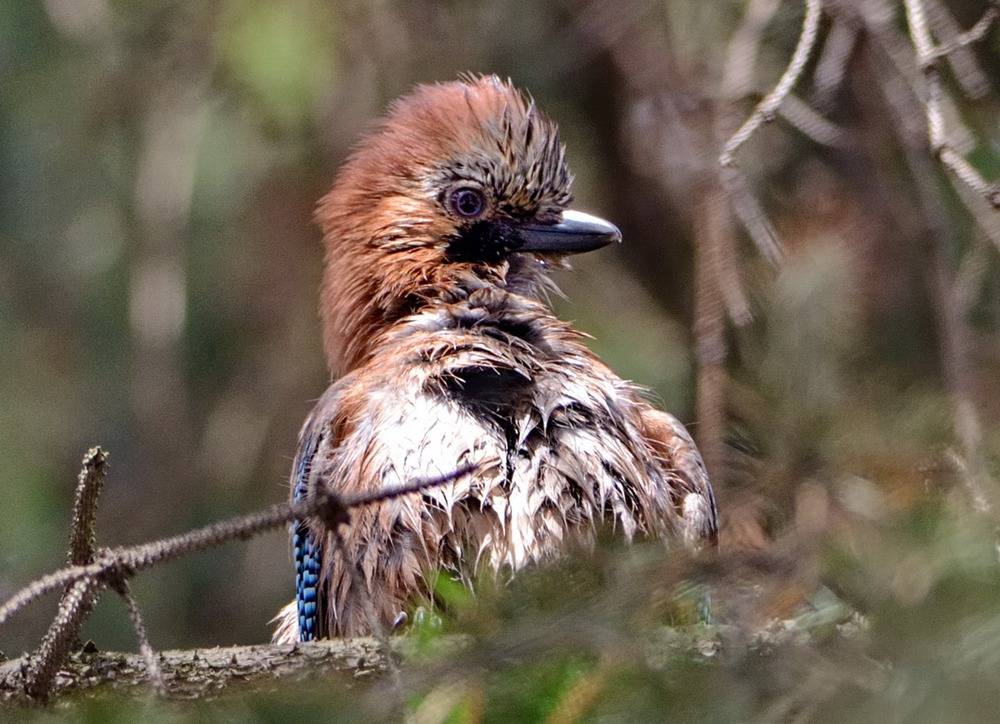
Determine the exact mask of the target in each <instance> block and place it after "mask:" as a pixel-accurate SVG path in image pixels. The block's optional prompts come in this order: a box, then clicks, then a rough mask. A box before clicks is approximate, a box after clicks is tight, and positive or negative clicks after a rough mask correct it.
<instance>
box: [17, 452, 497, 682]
mask: <svg viewBox="0 0 1000 724" xmlns="http://www.w3.org/2000/svg"><path fill="white" fill-rule="evenodd" d="M106 460H107V456H106V455H105V454H104V453H103V452H102V451H101V450H100V449H99V448H94V449H92V450H91V451H90V452H88V454H87V456H86V457H85V458H84V468H83V471H82V472H81V473H80V482H79V485H78V487H77V496H76V504H75V506H74V520H73V534H72V536H71V541H70V552H69V556H68V557H69V560H70V562H71V563H75V564H76V565H71V566H68V567H66V568H63V569H62V570H59V571H56V572H55V573H51V574H49V575H47V576H43V577H42V578H39V579H37V580H35V581H33V582H32V583H31V584H30V585H28V586H27V587H25V588H23V589H22V590H20V591H18V592H17V593H16V594H14V596H12V597H11V598H10V599H8V601H7V602H6V603H4V604H3V606H0V625H3V623H5V622H6V620H7V619H8V618H9V617H10V616H12V615H13V614H15V613H17V612H18V611H20V610H21V609H22V608H24V607H25V606H27V605H28V604H30V603H31V602H32V601H34V600H35V599H37V598H38V597H40V596H42V595H44V594H46V593H48V592H50V591H53V590H55V589H57V588H60V587H62V586H67V585H68V586H69V587H68V589H67V590H66V592H65V593H64V594H63V597H62V599H61V600H60V602H59V608H58V610H57V613H56V617H55V619H54V620H53V622H52V625H51V626H50V627H49V631H48V632H47V634H46V636H45V637H44V638H43V640H42V643H41V644H40V645H39V647H38V649H37V651H36V652H35V653H34V654H33V655H32V656H31V657H29V658H28V660H27V663H26V664H25V665H24V667H23V668H22V669H20V670H19V671H20V674H19V676H20V681H21V688H22V689H23V691H24V692H25V693H26V694H27V695H28V696H31V697H34V698H46V697H48V696H49V695H50V694H51V692H52V690H53V688H54V685H55V676H56V673H57V672H58V671H59V669H60V668H61V667H62V666H63V665H64V664H65V662H66V660H67V658H68V656H69V653H70V651H71V649H72V648H73V644H74V642H75V641H76V639H77V636H78V634H79V631H80V627H81V626H82V625H83V622H84V621H85V620H86V618H87V617H88V616H89V615H90V613H91V611H92V610H93V608H94V605H95V604H96V603H97V599H98V598H99V596H100V594H101V593H102V592H103V590H104V589H105V588H107V587H108V586H110V587H111V588H113V589H114V590H115V591H116V592H117V593H118V594H119V595H120V596H121V597H122V599H123V600H124V601H125V606H126V608H127V609H128V613H129V619H130V620H131V622H132V626H133V628H134V629H135V633H136V636H137V637H138V640H139V651H140V652H141V654H142V657H143V659H144V661H145V662H146V671H147V675H148V676H149V678H150V680H151V681H152V683H153V686H154V688H155V689H156V690H157V691H158V692H160V693H165V692H166V682H165V680H164V677H163V672H162V670H161V668H160V666H159V663H158V661H157V658H156V653H155V652H154V651H153V647H152V645H151V644H150V642H149V636H148V634H147V632H146V627H145V625H144V624H143V620H142V615H141V614H140V612H139V607H138V605H137V604H136V602H135V599H134V598H133V596H132V593H131V591H130V588H129V584H128V579H129V578H131V577H132V576H134V575H135V574H136V573H138V572H139V571H141V570H144V569H147V568H150V567H152V566H153V565H155V564H157V563H159V562H161V561H167V560H172V559H175V558H179V557H181V556H184V555H187V554H189V553H194V552H198V551H203V550H207V549H209V548H213V547H216V546H218V545H221V544H223V543H226V542H228V541H231V540H234V539H242V540H246V539H248V538H251V537H253V536H254V535H256V534H257V533H260V532H263V531H265V530H269V529H271V528H276V527H278V526H282V525H285V524H287V523H289V522H291V521H292V520H303V519H307V518H318V519H319V520H320V521H322V523H323V525H324V526H326V527H327V529H328V530H330V531H332V532H334V534H335V537H336V538H337V539H338V540H339V539H340V534H339V532H337V531H338V528H339V526H340V525H342V524H344V523H347V522H349V520H350V515H349V511H350V510H351V509H352V508H355V507H358V506H364V505H370V504H373V503H378V502H381V501H384V500H388V499H390V498H394V497H396V496H400V495H406V494H410V493H415V492H419V491H421V490H423V489H426V488H428V487H432V486H435V485H443V484H446V483H449V482H453V481H455V480H458V479H460V478H462V477H464V476H465V475H468V474H470V473H472V472H474V471H475V470H477V469H478V466H477V465H474V464H469V465H464V466H462V467H461V468H458V469H457V470H455V471H453V472H451V473H448V474H446V475H440V476H437V477H435V478H428V479H424V480H417V481H413V482H411V483H407V484H405V485H400V486H397V487H394V488H388V489H385V490H379V491H375V492H372V493H368V494H362V495H356V496H351V497H348V498H341V497H340V496H338V495H336V494H335V493H332V492H330V491H329V490H326V489H320V491H319V493H318V494H317V495H316V496H315V497H314V498H311V499H310V500H307V501H304V502H301V503H295V504H288V503H285V504H280V505H275V506H272V507H271V508H269V509H268V510H265V511H263V512H260V513H254V514H250V515H245V516H241V517H238V518H233V519H230V520H226V521H222V522H220V523H216V524H214V525H210V526H206V527H205V528H201V529H198V530H195V531H191V532H189V533H185V534H182V535H178V536H174V537H171V538H165V539H163V540H159V541H154V542H152V543H146V544H143V545H138V546H132V547H130V548H117V549H103V550H95V546H96V537H95V533H94V525H93V521H94V514H95V512H96V508H97V496H98V494H99V492H100V487H101V482H102V480H103V477H104V472H105V463H106ZM349 567H350V566H349ZM365 600H366V601H367V600H368V599H367V598H365ZM369 606H370V603H369ZM374 630H376V631H378V630H379V628H378V627H376V628H375V629H374ZM380 639H381V640H382V644H383V649H384V653H385V655H386V657H387V660H389V661H390V662H391V649H390V648H389V644H388V639H387V638H386V637H385V634H384V631H383V632H382V636H381V637H380ZM390 667H391V669H392V670H393V671H394V672H395V671H396V670H395V668H393V667H394V665H393V664H390Z"/></svg>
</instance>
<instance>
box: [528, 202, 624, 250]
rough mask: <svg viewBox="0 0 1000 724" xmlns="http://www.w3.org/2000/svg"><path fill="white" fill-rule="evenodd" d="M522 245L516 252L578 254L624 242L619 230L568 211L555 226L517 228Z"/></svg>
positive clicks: (582, 214)
mask: <svg viewBox="0 0 1000 724" xmlns="http://www.w3.org/2000/svg"><path fill="white" fill-rule="evenodd" d="M517 233H518V237H519V238H520V240H521V244H520V245H519V246H518V247H517V248H516V249H515V251H540V252H557V253H563V254H578V253H580V252H584V251H593V250H594V249H600V248H601V247H602V246H607V245H608V244H612V243H614V242H620V241H621V240H622V233H621V232H620V231H618V227H617V226H615V225H614V224H612V223H610V222H607V221H605V220H604V219H601V218H598V217H596V216H591V215H590V214H584V213H582V212H580V211H572V210H566V211H563V213H562V221H560V222H559V223H556V224H523V225H520V226H518V227H517Z"/></svg>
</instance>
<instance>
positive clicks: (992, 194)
mask: <svg viewBox="0 0 1000 724" xmlns="http://www.w3.org/2000/svg"><path fill="white" fill-rule="evenodd" d="M904 4H905V7H906V18H907V22H908V24H909V26H910V39H911V40H912V42H913V46H914V49H915V50H916V53H917V63H918V64H919V66H920V70H921V72H922V73H923V76H924V82H925V83H926V87H927V96H926V98H925V101H924V110H925V113H926V117H927V133H928V137H929V141H930V147H931V152H932V153H933V154H934V155H935V156H936V157H937V158H939V159H940V160H941V163H943V164H944V165H945V167H947V168H948V169H949V170H951V172H952V173H954V174H955V176H957V177H958V179H959V180H960V181H962V183H964V184H965V185H966V186H968V187H969V188H971V189H972V190H973V191H975V192H976V193H978V194H980V195H981V196H982V197H983V198H985V199H986V200H987V201H988V202H989V203H990V204H992V205H993V206H994V207H995V208H1000V188H998V187H997V185H996V184H992V183H989V182H988V181H986V179H984V178H983V177H982V175H981V174H980V173H979V171H977V170H976V169H975V167H974V166H973V165H972V164H971V163H969V162H968V161H967V160H966V159H965V157H964V156H963V155H962V154H960V153H959V152H958V151H957V150H955V148H954V145H953V144H952V143H951V141H950V138H949V136H948V132H947V129H946V124H945V114H944V103H945V90H944V84H943V82H942V79H941V73H940V70H939V68H938V62H939V61H940V59H941V58H942V57H943V56H944V55H945V54H946V52H947V47H945V46H940V47H939V46H935V44H934V39H933V37H932V36H931V31H930V27H929V26H928V22H927V13H926V8H925V6H924V3H923V0H905V3H904ZM991 10H992V8H991ZM987 16H988V17H987ZM987 16H984V20H986V21H987V22H985V23H984V22H983V20H980V23H978V24H977V27H978V25H980V24H982V25H983V29H982V30H981V31H980V30H976V28H974V30H976V33H972V34H971V35H970V36H969V37H975V36H977V35H981V34H985V32H986V29H988V28H989V26H990V24H992V22H993V19H994V17H995V13H992V14H991V13H990V12H989V11H987ZM970 33H971V31H970ZM969 42H971V40H970V41H969ZM955 47H964V43H963V44H961V45H956V46H955Z"/></svg>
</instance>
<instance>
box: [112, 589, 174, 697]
mask: <svg viewBox="0 0 1000 724" xmlns="http://www.w3.org/2000/svg"><path fill="white" fill-rule="evenodd" d="M114 589H115V591H116V592H117V593H118V595H119V596H121V599H122V600H123V601H124V602H125V608H127V609H128V618H129V621H131V622H132V628H133V629H135V636H136V638H137V639H138V640H139V653H140V654H141V655H142V660H143V662H144V663H145V665H146V675H147V676H149V680H150V682H151V683H152V684H153V688H154V689H155V690H156V693H157V694H161V695H163V694H166V693H167V681H166V679H164V678H163V669H162V668H160V662H159V661H158V660H157V658H156V652H155V651H153V646H152V644H151V643H150V642H149V634H148V633H147V632H146V625H145V624H144V623H143V621H142V614H141V613H139V605H138V604H137V603H136V602H135V597H134V596H133V595H132V591H131V588H130V586H129V585H128V581H125V580H122V581H117V582H116V583H115V586H114Z"/></svg>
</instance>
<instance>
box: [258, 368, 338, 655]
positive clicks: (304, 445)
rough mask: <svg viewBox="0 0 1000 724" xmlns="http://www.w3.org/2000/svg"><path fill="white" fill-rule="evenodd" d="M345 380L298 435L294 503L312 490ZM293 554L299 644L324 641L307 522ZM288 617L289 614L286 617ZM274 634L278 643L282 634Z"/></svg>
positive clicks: (313, 539) (314, 544)
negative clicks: (317, 461)
mask: <svg viewBox="0 0 1000 724" xmlns="http://www.w3.org/2000/svg"><path fill="white" fill-rule="evenodd" d="M343 388H344V380H341V381H340V382H338V383H337V384H334V385H332V386H331V387H330V388H329V389H327V391H326V393H325V394H324V395H323V397H321V398H320V400H319V402H317V403H316V406H315V407H314V408H313V410H312V412H311V413H309V416H308V417H307V418H306V421H305V424H303V426H302V430H301V431H300V432H299V447H298V452H297V453H296V455H295V462H294V463H293V465H292V502H294V503H299V502H302V501H303V500H305V498H306V496H307V494H308V492H309V490H310V488H311V486H310V480H311V478H312V475H313V470H314V465H313V461H314V460H315V459H316V453H317V451H318V450H319V449H320V447H321V446H322V445H323V444H324V443H325V442H326V438H327V437H328V436H329V434H330V433H329V430H330V426H329V424H327V423H328V422H329V420H330V419H331V418H332V417H333V416H334V414H335V413H336V410H337V408H338V406H339V403H340V398H341V394H342V390H343ZM292 553H293V555H294V557H295V609H296V613H297V619H298V637H297V638H298V640H300V641H312V640H314V639H317V638H323V637H324V636H325V632H324V631H323V630H322V629H323V627H324V622H325V621H326V615H325V612H324V611H323V610H321V609H323V608H324V607H325V600H324V599H323V597H321V596H320V595H319V577H320V571H321V570H322V566H323V560H322V542H321V541H320V540H319V539H318V538H317V536H316V535H315V534H314V533H313V532H312V531H311V530H310V527H309V524H308V522H307V521H304V520H297V521H295V522H294V523H293V527H292ZM286 616H287V614H286ZM280 628H281V627H279V631H278V632H276V633H275V639H276V640H277V639H278V637H279V636H280V635H281V631H280Z"/></svg>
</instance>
